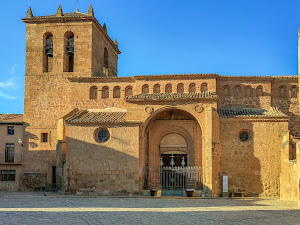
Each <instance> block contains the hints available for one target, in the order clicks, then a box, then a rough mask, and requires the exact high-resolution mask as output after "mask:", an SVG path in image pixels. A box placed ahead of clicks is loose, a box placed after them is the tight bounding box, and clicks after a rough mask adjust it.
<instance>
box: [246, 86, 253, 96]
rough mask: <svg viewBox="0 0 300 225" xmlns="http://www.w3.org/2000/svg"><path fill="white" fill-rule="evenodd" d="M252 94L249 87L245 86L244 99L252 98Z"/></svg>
mask: <svg viewBox="0 0 300 225" xmlns="http://www.w3.org/2000/svg"><path fill="white" fill-rule="evenodd" d="M252 93H253V92H252V88H251V86H247V87H246V97H252V96H253V94H252Z"/></svg>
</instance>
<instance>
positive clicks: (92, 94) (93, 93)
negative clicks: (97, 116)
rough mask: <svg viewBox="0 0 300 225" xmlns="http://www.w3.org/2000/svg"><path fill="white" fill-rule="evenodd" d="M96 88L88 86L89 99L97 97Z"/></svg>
mask: <svg viewBox="0 0 300 225" xmlns="http://www.w3.org/2000/svg"><path fill="white" fill-rule="evenodd" d="M97 94H98V88H97V87H96V86H92V87H91V88H90V99H97Z"/></svg>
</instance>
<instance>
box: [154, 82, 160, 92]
mask: <svg viewBox="0 0 300 225" xmlns="http://www.w3.org/2000/svg"><path fill="white" fill-rule="evenodd" d="M153 93H160V85H159V84H155V85H154V87H153Z"/></svg>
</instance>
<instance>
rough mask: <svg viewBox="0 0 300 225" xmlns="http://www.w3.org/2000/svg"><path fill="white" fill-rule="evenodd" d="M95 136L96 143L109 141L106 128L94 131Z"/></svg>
mask: <svg viewBox="0 0 300 225" xmlns="http://www.w3.org/2000/svg"><path fill="white" fill-rule="evenodd" d="M95 136H96V137H95V138H96V141H97V142H100V143H105V142H107V141H108V140H109V138H110V133H109V131H108V130H107V129H106V128H100V129H97V130H96V132H95Z"/></svg>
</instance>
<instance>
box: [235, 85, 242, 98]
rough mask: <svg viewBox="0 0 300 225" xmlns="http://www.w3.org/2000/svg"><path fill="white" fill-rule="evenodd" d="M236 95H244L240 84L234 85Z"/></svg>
mask: <svg viewBox="0 0 300 225" xmlns="http://www.w3.org/2000/svg"><path fill="white" fill-rule="evenodd" d="M234 97H236V98H241V97H242V89H241V87H240V86H238V85H237V86H235V87H234Z"/></svg>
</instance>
